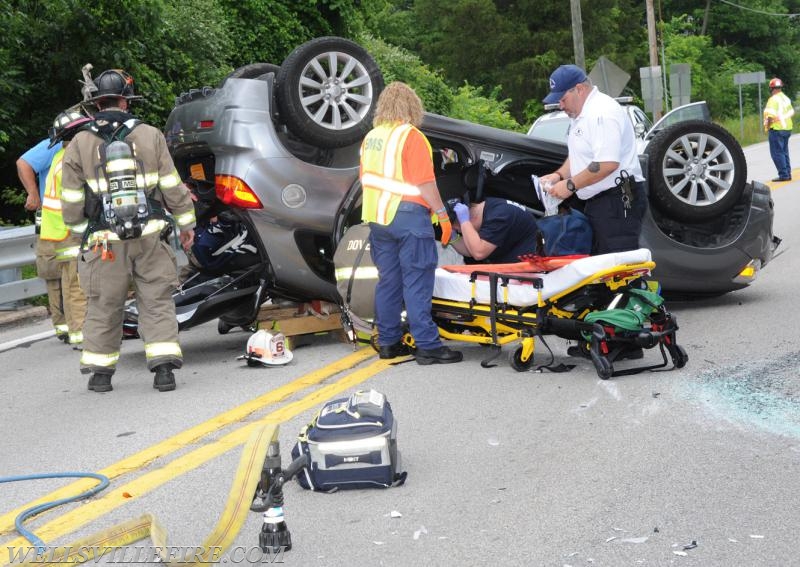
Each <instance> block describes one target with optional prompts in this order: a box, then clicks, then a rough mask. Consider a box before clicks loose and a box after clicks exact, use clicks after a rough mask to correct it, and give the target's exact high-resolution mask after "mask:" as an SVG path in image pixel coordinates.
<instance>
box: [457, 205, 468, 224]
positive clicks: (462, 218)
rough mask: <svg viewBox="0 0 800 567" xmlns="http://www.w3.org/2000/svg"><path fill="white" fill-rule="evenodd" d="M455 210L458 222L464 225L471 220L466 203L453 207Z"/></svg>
mask: <svg viewBox="0 0 800 567" xmlns="http://www.w3.org/2000/svg"><path fill="white" fill-rule="evenodd" d="M453 210H454V211H455V213H456V218H457V219H458V222H460V223H461V224H464V223H465V222H467V221H468V220H469V207H468V206H466V205H465V204H464V203H456V204H455V206H454V207H453Z"/></svg>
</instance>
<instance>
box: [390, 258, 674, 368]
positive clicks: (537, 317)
mask: <svg viewBox="0 0 800 567" xmlns="http://www.w3.org/2000/svg"><path fill="white" fill-rule="evenodd" d="M653 268H655V262H652V261H647V262H640V263H632V264H620V265H617V266H613V267H611V268H607V269H603V270H600V271H598V272H596V273H594V274H592V275H591V276H588V277H586V278H584V279H582V280H581V281H579V282H577V283H575V284H573V285H571V286H569V287H567V288H566V289H563V290H561V291H559V292H558V293H556V294H554V295H552V296H550V297H548V298H547V299H544V297H543V294H542V285H543V281H542V279H541V277H537V275H535V274H520V273H498V272H487V271H481V270H475V271H473V272H472V273H471V274H470V279H471V282H472V292H471V299H470V300H469V301H468V302H464V301H456V300H450V299H442V298H437V297H434V298H433V301H432V308H431V312H432V316H433V320H434V322H435V323H436V324H437V326H438V328H439V335H440V336H441V337H442V338H443V339H448V340H455V341H462V342H467V343H473V344H481V345H487V346H492V347H495V353H494V354H493V356H490V357H489V358H487V359H486V360H484V361H483V362H482V363H481V365H482V366H484V367H488V366H489V364H488V363H489V362H490V361H491V360H493V359H494V358H496V357H497V356H498V355H499V349H501V348H502V347H503V346H505V345H508V344H512V343H516V342H519V343H520V346H519V347H518V348H517V349H516V351H515V352H513V353H512V355H511V358H510V362H511V366H512V367H513V368H514V369H515V370H518V371H524V370H528V369H530V367H531V365H532V363H533V355H534V351H535V346H536V343H535V340H536V337H537V336H540V337H541V336H543V335H545V334H553V335H556V336H563V337H564V338H570V339H574V338H577V333H578V332H579V331H581V330H582V331H586V332H590V333H592V334H594V335H597V338H598V341H599V344H600V346H598V345H596V344H593V345H592V347H591V350H592V351H594V354H592V355H591V358H592V360H593V362H594V364H595V367H596V369H597V371H598V374H599V375H600V377H601V378H603V379H607V378H610V377H611V376H619V375H623V374H633V373H636V372H641V371H644V370H653V369H661V368H664V367H665V366H666V365H667V357H666V352H665V348H666V349H667V350H668V351H669V353H670V355H672V358H673V368H675V367H681V366H683V365H684V364H685V363H686V358H687V357H686V354H685V351H683V349H682V348H680V347H678V346H677V345H675V344H674V331H675V330H676V329H677V325H674V328H673V326H671V325H668V328H666V330H664V331H663V332H659V333H651V335H653V341H652V344H647V345H645V346H646V347H647V348H652V346H655V345H656V344H658V345H659V346H660V347H661V354H662V358H663V362H662V363H661V364H657V365H648V366H640V367H637V368H634V369H628V370H623V371H618V372H615V371H614V369H613V365H612V363H613V358H614V357H615V356H616V354H614V355H613V356H611V360H609V357H608V356H607V355H608V352H602V350H603V349H602V348H601V347H603V348H605V347H604V346H603V342H604V341H606V340H609V339H613V337H608V336H605V331H604V330H603V328H602V327H601V326H598V325H596V324H591V323H583V318H584V317H585V316H586V315H587V314H588V313H589V312H591V311H592V309H589V308H586V309H583V310H581V311H580V312H570V311H565V310H563V309H560V308H559V307H558V305H557V304H558V302H559V300H561V299H564V298H567V297H568V296H570V295H571V294H573V293H574V292H576V291H578V290H580V289H581V288H584V287H586V286H590V285H605V286H606V287H607V288H608V290H609V294H610V295H613V294H614V293H616V292H617V291H619V290H620V289H621V288H625V287H626V286H628V285H629V284H630V283H631V282H632V281H634V280H636V279H638V278H641V277H643V276H647V275H649V274H650V273H651V272H652V270H653ZM480 277H487V278H488V279H489V289H490V296H491V297H490V301H489V303H479V302H478V301H477V299H476V297H477V294H476V290H477V280H478V278H480ZM511 280H517V281H524V282H530V283H531V284H532V285H533V286H534V288H535V289H536V290H537V296H538V298H537V302H536V304H535V305H531V306H513V305H511V304H509V301H508V299H509V293H508V285H509V282H510V281H511ZM498 285H499V286H500V288H501V290H502V292H501V293H500V294H498V291H497V288H498ZM498 295H501V297H498ZM597 308H605V306H597ZM565 321H568V322H569V323H567V324H566V325H565V324H564V322H565ZM598 327H599V330H598ZM570 328H571V331H570V330H569V329H570ZM565 329H567V332H565ZM405 341H406V343H407V344H409V345H410V346H412V347H413V346H414V345H413V339H412V338H411V337H410V335H408V334H407V335H406V337H405ZM592 343H595V340H594V338H593V340H592Z"/></svg>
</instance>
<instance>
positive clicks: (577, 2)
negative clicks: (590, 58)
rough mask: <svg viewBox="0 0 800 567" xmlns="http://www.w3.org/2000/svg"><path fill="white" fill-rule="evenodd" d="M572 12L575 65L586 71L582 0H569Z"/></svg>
mask: <svg viewBox="0 0 800 567" xmlns="http://www.w3.org/2000/svg"><path fill="white" fill-rule="evenodd" d="M569 4H570V8H571V12H572V44H573V46H574V48H575V65H577V66H578V67H580V68H581V69H583V70H586V58H585V57H584V54H583V21H582V20H581V0H569Z"/></svg>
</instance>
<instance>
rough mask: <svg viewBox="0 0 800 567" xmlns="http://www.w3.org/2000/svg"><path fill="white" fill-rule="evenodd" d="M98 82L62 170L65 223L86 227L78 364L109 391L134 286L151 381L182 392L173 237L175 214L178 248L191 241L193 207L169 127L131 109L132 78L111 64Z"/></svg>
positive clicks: (79, 229)
mask: <svg viewBox="0 0 800 567" xmlns="http://www.w3.org/2000/svg"><path fill="white" fill-rule="evenodd" d="M94 85H95V90H94V96H93V97H91V98H90V99H89V100H88V101H87V102H92V103H94V104H95V105H96V106H97V109H98V112H97V113H96V114H95V115H94V119H93V121H92V123H91V124H90V125H89V127H88V128H87V129H86V130H84V131H82V132H79V133H78V134H77V135H76V136H75V138H74V139H73V140H72V143H70V145H69V147H68V148H67V150H66V153H65V154H64V160H63V169H62V171H63V173H62V192H61V201H62V206H63V214H64V222H65V223H66V225H67V226H68V227H69V228H70V229H71V230H73V231H75V232H76V233H80V234H84V238H83V245H82V247H81V252H80V258H79V263H78V271H79V274H80V281H81V286H82V287H83V290H84V292H85V293H86V297H87V300H88V308H87V312H86V322H85V324H84V327H83V334H84V344H83V353H82V354H81V361H80V368H81V372H82V373H84V374H89V373H91V378H90V379H89V386H88V387H89V390H92V391H94V392H108V391H110V390H112V387H111V377H112V375H113V374H114V371H115V368H116V364H117V361H118V360H119V354H120V353H119V351H120V343H121V340H122V319H123V308H124V304H125V300H126V298H127V295H128V290H129V286H130V285H131V284H132V285H133V289H134V292H135V293H136V299H137V302H138V305H139V314H140V315H139V332H140V335H141V337H142V338H143V340H144V350H145V356H146V358H147V367H148V369H149V370H150V371H151V372H154V373H155V377H154V380H153V388H156V389H157V390H159V391H160V392H166V391H170V390H174V389H175V375H174V373H173V372H172V370H173V369H175V368H180V367H181V366H182V364H183V354H182V352H181V348H180V345H179V344H178V323H177V319H176V316H175V303H174V301H173V299H172V291H173V290H174V288H175V285H176V284H177V266H176V261H175V253H174V252H173V250H172V247H171V246H170V245H169V243H168V241H167V240H168V237H169V234H170V230H171V228H172V227H171V224H172V222H173V219H174V223H175V224H176V225H177V229H178V231H179V239H180V242H181V245H182V246H183V248H184V249H188V248H189V247H190V246H191V244H192V241H193V239H194V225H195V215H194V206H193V204H192V199H191V196H190V194H189V190H188V189H187V188H186V186H185V185H184V184H183V183H181V180H180V177H179V176H178V172H177V171H176V169H175V165H174V163H173V161H172V158H171V157H170V155H169V153H168V151H167V146H166V140H165V139H164V136H163V134H162V133H161V132H160V131H159V130H158V129H156V128H154V127H152V126H149V125H147V124H143V123H141V122H139V121H138V120H136V119H135V118H134V117H133V116H132V115H131V114H130V113H129V112H128V110H129V106H130V104H131V101H133V100H137V99H141V98H142V97H140V96H137V95H136V94H135V93H134V85H133V78H132V77H131V76H130V75H129V74H128V73H126V72H125V71H123V70H121V69H110V70H107V71H104V72H103V73H101V74H100V75H98V77H97V78H96V79H95V80H94ZM166 211H169V213H171V215H168V214H167V212H166Z"/></svg>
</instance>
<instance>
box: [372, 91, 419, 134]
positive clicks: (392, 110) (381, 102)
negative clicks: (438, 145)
mask: <svg viewBox="0 0 800 567" xmlns="http://www.w3.org/2000/svg"><path fill="white" fill-rule="evenodd" d="M423 112H424V109H423V107H422V101H421V100H420V98H419V96H417V93H415V92H414V89H412V88H411V87H409V86H408V85H407V84H405V83H401V82H400V81H394V82H392V83H389V84H388V85H386V88H385V89H383V92H382V93H381V95H380V96H379V97H378V105H377V107H376V108H375V118H373V119H372V125H373V126H380V125H381V124H387V123H388V124H391V123H394V122H408V123H409V124H411V125H412V126H416V127H419V126H420V124H422V113H423Z"/></svg>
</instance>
